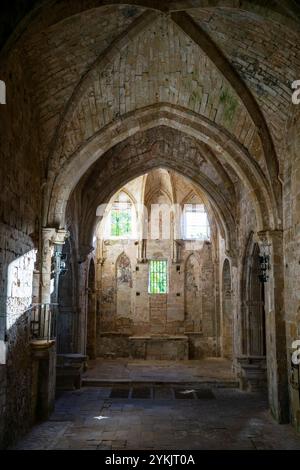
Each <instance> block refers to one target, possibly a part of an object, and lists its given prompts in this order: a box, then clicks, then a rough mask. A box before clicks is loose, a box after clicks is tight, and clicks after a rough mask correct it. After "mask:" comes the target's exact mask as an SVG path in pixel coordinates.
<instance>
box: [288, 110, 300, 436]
mask: <svg viewBox="0 0 300 470" xmlns="http://www.w3.org/2000/svg"><path fill="white" fill-rule="evenodd" d="M293 111H294V113H293V114H294V116H293V118H292V119H291V120H290V129H289V132H288V134H287V140H286V159H285V184H284V264H285V270H284V278H285V318H286V326H287V330H286V333H287V349H288V351H287V353H288V358H287V360H288V369H289V375H290V380H292V376H291V353H292V351H293V350H292V344H293V342H294V341H296V340H300V300H299V299H300V285H299V279H300V258H299V253H300V139H299V136H300V111H299V106H298V107H297V106H295V107H294V110H293ZM299 386H300V385H299ZM290 399H291V408H290V412H291V419H292V422H293V424H294V426H295V427H296V428H297V429H298V430H299V429H300V402H299V391H298V390H297V389H295V388H293V387H292V386H290Z"/></svg>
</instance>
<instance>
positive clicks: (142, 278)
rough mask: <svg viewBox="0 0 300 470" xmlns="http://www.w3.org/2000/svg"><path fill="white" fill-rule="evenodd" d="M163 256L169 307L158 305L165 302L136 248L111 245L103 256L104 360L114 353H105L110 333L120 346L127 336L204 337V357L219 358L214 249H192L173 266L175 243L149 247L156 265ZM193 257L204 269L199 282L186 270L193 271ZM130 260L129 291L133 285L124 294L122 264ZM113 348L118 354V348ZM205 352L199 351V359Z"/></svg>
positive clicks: (101, 345)
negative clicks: (152, 288)
mask: <svg viewBox="0 0 300 470" xmlns="http://www.w3.org/2000/svg"><path fill="white" fill-rule="evenodd" d="M158 254H160V258H164V259H167V260H168V269H169V292H168V294H167V295H166V296H162V297H164V298H165V302H164V303H163V304H161V303H159V304H157V299H158V298H160V297H161V296H155V295H150V294H149V293H148V271H149V264H148V262H146V263H140V262H138V259H137V246H136V244H135V242H123V243H122V242H117V241H106V242H105V249H104V253H103V257H104V258H105V261H104V263H103V264H102V268H101V279H98V282H99V283H100V284H101V290H100V293H99V303H100V305H99V311H98V315H97V320H98V321H97V345H98V355H101V354H103V353H104V352H106V353H109V352H112V351H111V349H109V348H107V350H106V351H104V343H103V335H104V333H105V332H107V333H114V334H113V335H112V336H111V338H114V339H115V340H116V341H119V337H120V335H122V334H127V335H148V334H153V333H154V334H169V335H175V334H185V333H199V334H200V336H201V343H202V352H201V355H215V354H216V342H217V339H216V334H215V328H214V322H215V314H216V313H215V309H216V305H215V285H214V274H213V271H214V265H213V262H212V255H211V245H210V244H204V246H203V248H202V249H199V248H198V250H197V249H196V250H195V251H191V250H190V248H189V247H187V249H183V250H182V258H181V261H179V262H178V263H172V257H171V254H172V252H171V246H170V241H148V242H147V258H148V259H156V258H157V256H158ZM190 255H192V256H194V258H195V259H197V263H198V264H199V267H198V271H197V273H195V278H194V279H191V272H190V271H189V270H187V269H186V266H189V261H188V260H189V259H190ZM125 257H126V258H125ZM124 259H127V263H126V270H127V271H128V275H127V273H123V275H126V285H127V284H128V282H127V281H129V282H130V283H131V285H130V287H129V286H128V289H126V292H125V291H124V293H122V292H123V291H122V287H124V286H123V284H122V282H121V280H120V277H119V275H118V274H119V268H118V263H119V262H120V260H124ZM129 263H130V264H129ZM186 263H188V264H186ZM129 266H130V268H129ZM129 270H130V273H129ZM186 278H187V280H186V282H185V279H186ZM123 294H124V295H123ZM120 298H122V303H121V304H119V302H120ZM154 302H155V304H154ZM123 307H124V308H123ZM117 333H118V335H117V337H116V334H117ZM125 346H126V344H125ZM105 347H107V340H106V343H105ZM113 348H114V350H115V349H116V347H115V346H113ZM200 349H201V347H200V345H198V355H199V354H200ZM118 350H120V345H119V346H118ZM119 352H120V351H119ZM128 352H129V351H128V350H127V351H126V350H125V351H122V354H121V355H127V354H128Z"/></svg>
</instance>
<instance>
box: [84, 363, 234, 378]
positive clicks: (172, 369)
mask: <svg viewBox="0 0 300 470" xmlns="http://www.w3.org/2000/svg"><path fill="white" fill-rule="evenodd" d="M83 377H84V379H96V380H102V381H110V382H111V381H133V382H134V381H136V382H167V383H176V382H203V381H205V382H210V381H211V382H214V381H234V380H235V377H234V374H233V372H232V363H231V361H228V360H226V359H222V358H215V357H213V358H207V359H202V360H189V361H148V360H147V361H145V360H143V359H141V360H132V359H100V358H98V359H96V360H94V361H89V368H88V370H87V372H86V373H85V374H84V376H83Z"/></svg>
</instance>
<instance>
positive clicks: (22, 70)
mask: <svg viewBox="0 0 300 470" xmlns="http://www.w3.org/2000/svg"><path fill="white" fill-rule="evenodd" d="M0 76H1V79H2V80H4V81H5V83H6V88H7V104H6V105H3V106H1V112H0V135H1V145H0V160H1V171H0V187H1V193H0V272H1V277H0V320H1V327H0V335H1V336H0V340H2V341H3V340H5V342H6V347H7V357H6V365H5V366H1V368H5V369H6V373H5V375H6V389H5V394H6V399H5V398H4V397H3V390H2V380H0V383H1V393H0V395H1V404H3V401H6V406H5V413H4V421H5V424H4V437H5V439H4V441H5V444H7V443H9V442H11V441H13V440H15V439H16V438H17V437H18V436H20V435H21V434H23V433H24V432H26V431H27V430H28V429H29V427H30V425H31V424H32V422H33V415H34V401H33V400H32V384H33V376H34V372H33V365H32V359H31V351H30V346H29V318H28V315H27V314H26V313H24V311H25V310H26V308H28V306H29V305H30V303H31V299H30V298H29V297H30V292H31V286H30V285H27V287H26V288H25V285H26V282H27V281H28V280H30V279H31V278H32V271H33V267H34V262H33V259H32V263H29V264H28V263H27V262H26V260H27V261H28V259H29V258H28V254H29V253H30V252H31V253H32V250H35V249H36V248H37V242H38V230H39V219H40V207H41V197H42V194H41V184H40V174H41V173H40V160H39V139H38V133H37V126H36V125H35V123H36V115H35V111H34V108H33V107H32V102H31V96H30V95H29V92H28V87H27V79H28V76H27V73H26V67H25V64H24V62H23V57H22V54H21V53H20V51H19V50H18V48H16V49H14V51H13V52H12V53H11V55H10V58H9V60H7V61H6V63H5V67H3V66H0ZM24 255H25V256H24ZM12 263H14V265H12ZM20 263H21V264H20ZM9 267H14V270H13V271H14V273H13V274H14V276H15V279H14V280H13V281H12V283H10V287H12V289H10V292H8V287H9V282H8V272H9ZM28 296H29V297H28ZM8 297H9V298H10V299H8ZM7 309H8V310H9V311H10V312H11V314H10V318H9V319H7V320H8V321H7V322H6V312H7ZM1 374H3V372H2V370H1ZM1 421H2V422H1V425H0V428H1V427H2V430H3V416H2V419H1ZM0 432H1V429H0Z"/></svg>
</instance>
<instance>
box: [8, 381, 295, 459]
mask: <svg viewBox="0 0 300 470" xmlns="http://www.w3.org/2000/svg"><path fill="white" fill-rule="evenodd" d="M120 397H127V398H120ZM138 397H140V398H138ZM14 449H97V450H106V449H108V450H110V449H112V450H122V449H131V450H132V449H149V450H151V449H174V450H185V449H187V450H194V449H300V436H299V435H297V434H296V433H295V432H294V430H293V429H292V427H291V426H290V425H278V424H276V423H275V422H274V421H273V419H272V418H271V416H270V415H269V412H268V410H267V403H266V401H265V399H264V398H263V397H262V396H260V395H258V394H254V393H252V394H250V393H246V392H241V391H239V390H237V389H231V388H214V387H210V388H205V387H204V386H203V385H202V386H199V387H197V388H195V389H184V387H182V386H181V388H180V386H179V385H177V386H176V385H175V386H174V385H173V386H168V385H164V386H158V385H150V384H149V385H148V386H145V385H144V386H140V387H138V386H130V385H123V386H120V385H118V387H116V386H115V387H114V388H113V389H112V388H111V387H99V388H98V387H93V388H82V389H80V390H76V391H72V392H63V393H62V394H61V396H60V397H59V398H58V399H57V401H56V409H55V412H54V413H53V414H52V416H51V417H50V419H49V420H48V421H47V422H44V423H42V424H39V425H37V426H35V427H34V428H33V429H32V431H31V432H30V433H29V434H28V435H27V436H25V437H24V438H23V439H22V440H21V441H20V442H19V443H18V444H17V445H16V446H15V447H14Z"/></svg>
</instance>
